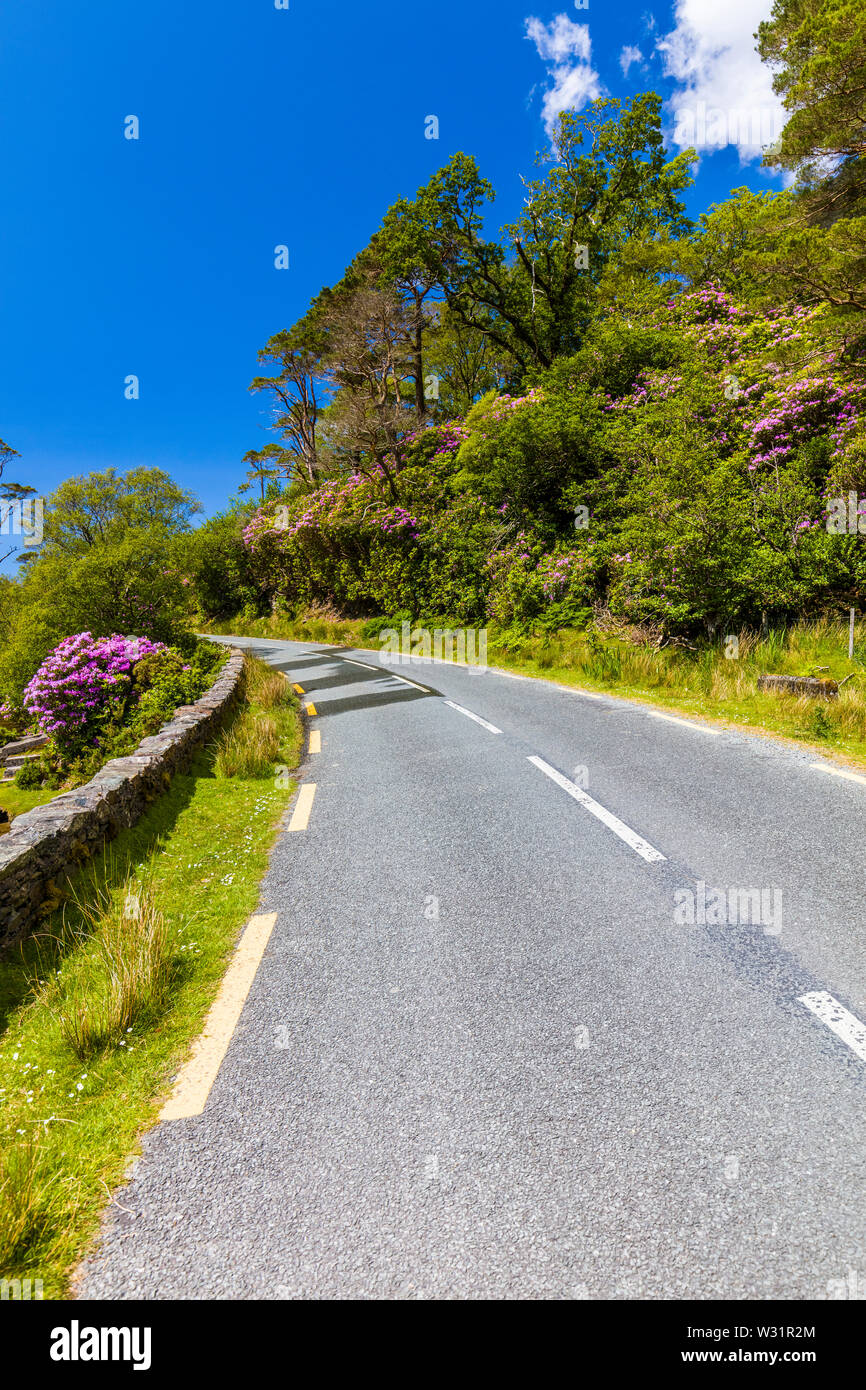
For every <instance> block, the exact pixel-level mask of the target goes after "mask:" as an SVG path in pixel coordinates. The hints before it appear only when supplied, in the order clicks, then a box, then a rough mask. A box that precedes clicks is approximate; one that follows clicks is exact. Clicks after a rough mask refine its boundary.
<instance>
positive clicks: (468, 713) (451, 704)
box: [444, 700, 502, 734]
mask: <svg viewBox="0 0 866 1390" xmlns="http://www.w3.org/2000/svg"><path fill="white" fill-rule="evenodd" d="M444 704H446V705H447V706H448V708H449V709H456V710H457V711H458V712H459V713H460V714H465V715H466V718H467V719H474V720H475V723H476V724H480V725H481V727H482V729H489V730H490V732H491V734H501V733H502V730H501V729H497V727H496V725H495V724H488V722H487V720H486V719H482V718H481V715H480V714H473V713H472V711H471V709H464V708H463V706H462V705H455V703H454V701H453V700H445V701H444Z"/></svg>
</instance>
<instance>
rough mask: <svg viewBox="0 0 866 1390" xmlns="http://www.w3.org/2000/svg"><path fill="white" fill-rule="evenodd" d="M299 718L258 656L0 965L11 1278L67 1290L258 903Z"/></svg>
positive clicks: (4, 1220) (0, 1218)
mask: <svg viewBox="0 0 866 1390" xmlns="http://www.w3.org/2000/svg"><path fill="white" fill-rule="evenodd" d="M277 682H279V684H277ZM301 727H302V726H301V719H300V714H299V711H298V706H297V702H296V700H295V698H294V696H293V694H292V691H291V688H290V687H289V685H288V682H286V681H285V680H283V678H282V677H274V673H273V672H271V671H270V670H269V669H268V668H267V667H266V666H264V664H263V663H261V662H258V661H255V660H249V661H248V664H247V682H246V694H245V697H244V701H243V703H242V705H241V706H240V707H239V709H238V710H237V711H236V713H235V715H234V717H233V718H232V721H231V723H230V724H229V725H228V726H227V727H226V729H225V730H224V731H223V733H222V734H221V735H220V737H219V738H218V739H217V740H215V741H214V744H213V745H212V746H211V747H210V748H209V749H207V750H206V751H204V752H202V753H201V754H200V755H199V756H198V758H197V759H196V762H195V764H194V765H193V767H192V768H191V769H190V771H189V772H187V773H183V774H179V775H177V776H176V777H175V778H174V780H173V781H172V784H171V787H170V789H169V790H168V791H167V792H166V794H165V795H164V796H163V797H161V798H160V800H159V801H157V802H155V803H154V805H153V807H152V808H151V809H150V810H149V811H148V813H147V814H146V815H145V816H144V817H143V818H142V819H141V820H140V821H139V822H138V824H137V825H136V826H135V827H134V828H133V829H131V830H127V831H125V832H123V833H122V834H121V835H120V836H119V837H118V839H116V840H115V841H114V842H113V843H112V844H111V845H110V846H109V847H108V848H107V849H106V850H105V852H104V853H103V854H102V855H101V856H100V857H99V858H98V859H97V860H96V861H94V862H93V863H92V864H91V865H90V867H89V869H88V870H87V872H86V873H80V874H78V875H76V876H75V877H74V878H73V879H72V880H71V884H70V893H69V896H68V898H67V901H66V903H65V904H64V907H63V908H62V910H58V911H57V912H55V913H54V914H53V916H52V917H50V918H49V919H48V920H47V921H46V922H45V923H44V925H43V926H42V927H41V929H40V931H39V933H38V935H36V936H34V937H31V938H30V939H28V940H27V941H26V942H24V943H23V944H22V945H21V946H19V947H18V948H16V949H15V950H14V951H13V952H12V953H11V954H10V955H8V956H7V957H6V958H5V959H4V960H3V961H2V962H0V1154H2V1157H0V1277H6V1278H19V1279H23V1278H31V1279H37V1278H38V1279H41V1280H42V1281H43V1286H44V1295H45V1297H46V1298H49V1297H54V1298H57V1297H63V1296H65V1295H66V1294H67V1293H68V1290H69V1277H70V1273H71V1271H72V1269H73V1267H74V1265H75V1263H76V1261H77V1260H78V1258H79V1257H80V1255H81V1253H82V1251H83V1249H84V1247H85V1245H86V1243H87V1241H88V1240H89V1238H90V1237H91V1236H92V1234H93V1232H94V1231H95V1229H96V1225H97V1222H98V1218H99V1213H100V1211H101V1209H102V1208H103V1206H104V1204H105V1203H106V1201H107V1200H109V1199H110V1193H111V1192H112V1190H113V1189H114V1188H115V1187H116V1186H117V1185H118V1184H119V1183H120V1182H121V1180H122V1178H123V1174H124V1171H125V1168H126V1166H127V1163H128V1161H129V1158H130V1156H131V1155H132V1154H134V1153H135V1151H136V1146H137V1141H138V1137H139V1135H140V1134H141V1132H142V1131H143V1130H144V1129H146V1128H147V1127H148V1126H149V1125H150V1124H152V1123H153V1121H154V1119H155V1117H156V1115H157V1113H158V1108H159V1105H160V1104H161V1101H162V1099H163V1097H164V1096H165V1094H166V1091H167V1088H168V1085H169V1082H170V1078H171V1076H172V1074H173V1073H174V1072H176V1070H177V1068H178V1065H179V1064H180V1063H181V1062H182V1060H183V1057H184V1054H185V1052H186V1050H187V1048H188V1046H189V1044H190V1043H191V1041H192V1040H193V1039H194V1038H195V1037H196V1036H197V1035H198V1033H199V1031H200V1029H201V1024H202V1020H203V1018H204V1016H205V1013H206V1011H207V1009H208V1007H209V1005H210V1003H211V1002H212V1000H213V997H214V995H215V993H216V990H217V988H218V986H219V983H220V980H221V978H222V975H223V972H224V970H225V967H226V963H227V959H228V956H229V954H230V952H231V950H232V948H233V946H234V945H235V943H236V941H237V938H238V935H239V932H240V930H241V929H242V927H243V925H244V924H245V922H246V921H247V919H248V918H249V916H250V915H251V914H252V912H253V911H254V909H255V905H256V901H257V897H258V885H259V881H260V879H261V877H262V875H263V873H264V871H265V868H266V866H267V855H268V851H269V849H270V846H271V844H272V842H273V838H274V833H275V827H276V823H277V821H278V819H279V817H280V816H281V814H282V813H283V811H284V810H285V807H286V803H287V800H288V798H289V797H290V796H291V794H292V791H293V789H294V782H293V781H292V780H291V778H290V777H288V776H286V775H284V774H283V775H280V770H281V769H284V770H285V769H289V768H292V767H294V766H296V764H297V761H298V755H299V751H300V746H301ZM262 729H266V730H267V733H266V735H263V734H262V732H261V731H262ZM227 750H228V751H229V752H230V753H231V756H230V757H227V756H226V754H227ZM250 750H255V754H256V756H255V758H252V757H250V756H249V752H250ZM264 752H267V753H268V755H269V756H268V757H267V758H265V757H264V756H263V754H264Z"/></svg>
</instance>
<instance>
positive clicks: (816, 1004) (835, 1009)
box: [798, 989, 866, 1062]
mask: <svg viewBox="0 0 866 1390" xmlns="http://www.w3.org/2000/svg"><path fill="white" fill-rule="evenodd" d="M798 1002H799V1003H801V1004H805V1005H806V1008H807V1009H811V1010H812V1013H813V1014H814V1015H815V1017H816V1018H820V1020H821V1022H822V1023H826V1025H827V1027H828V1028H830V1029H832V1031H833V1032H834V1033H835V1034H836V1036H837V1038H841V1039H842V1041H843V1043H847V1044H848V1046H849V1047H850V1048H851V1051H852V1052H856V1053H857V1056H858V1057H859V1058H860V1059H861V1061H863V1062H866V1027H864V1026H863V1024H862V1023H861V1022H860V1020H859V1018H856V1017H855V1015H854V1014H852V1013H849V1012H848V1010H847V1009H846V1008H845V1007H844V1005H842V1004H840V1003H839V1000H838V999H834V998H833V995H832V994H828V993H827V991H826V990H823V989H816V990H813V992H812V993H811V994H803V995H801V997H800V999H799V1001H798Z"/></svg>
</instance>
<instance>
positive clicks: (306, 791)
mask: <svg viewBox="0 0 866 1390" xmlns="http://www.w3.org/2000/svg"><path fill="white" fill-rule="evenodd" d="M315 795H316V784H315V782H305V783H304V785H303V786H302V787H301V790H300V791H299V792H298V799H297V802H296V803H295V809H294V811H293V812H292V819H291V820H290V821H289V829H290V830H306V828H307V826H308V825H309V823H310V812H311V811H312V809H313V798H314V796H315Z"/></svg>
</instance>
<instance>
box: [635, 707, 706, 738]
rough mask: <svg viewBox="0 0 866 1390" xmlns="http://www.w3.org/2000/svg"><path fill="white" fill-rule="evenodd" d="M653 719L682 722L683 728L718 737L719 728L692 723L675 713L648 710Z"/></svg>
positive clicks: (674, 722) (672, 722)
mask: <svg viewBox="0 0 866 1390" xmlns="http://www.w3.org/2000/svg"><path fill="white" fill-rule="evenodd" d="M649 713H650V715H651V717H652V718H653V719H664V720H666V721H667V723H668V724H682V726H683V728H684V729H696V730H697V731H698V733H699V734H712V736H713V738H718V737H719V734H720V733H721V732H722V730H721V729H711V728H710V727H709V725H708V724H693V723H692V721H691V720H690V719H677V717H676V715H675V714H659V713H658V711H657V710H654V709H653V710H650V711H649Z"/></svg>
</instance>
